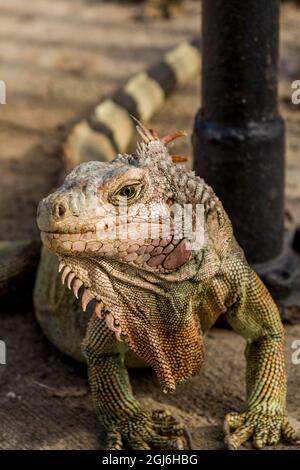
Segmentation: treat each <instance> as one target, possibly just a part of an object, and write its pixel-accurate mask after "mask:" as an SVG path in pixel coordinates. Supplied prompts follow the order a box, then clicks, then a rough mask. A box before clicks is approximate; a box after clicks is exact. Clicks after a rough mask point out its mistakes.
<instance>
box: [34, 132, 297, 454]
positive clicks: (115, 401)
mask: <svg viewBox="0 0 300 470" xmlns="http://www.w3.org/2000/svg"><path fill="white" fill-rule="evenodd" d="M137 129H138V131H139V133H140V134H141V136H142V139H143V142H142V143H141V144H139V145H138V148H137V152H136V153H135V154H133V155H119V156H118V157H117V159H116V160H115V161H113V162H111V163H101V162H89V163H84V164H82V165H80V166H79V167H77V168H76V169H75V170H73V172H72V173H71V174H70V175H69V176H68V177H67V178H66V180H65V183H64V185H63V186H62V187H61V188H59V189H58V190H57V191H56V192H55V193H53V194H51V195H50V196H48V197H47V198H45V199H44V200H43V201H42V202H41V203H40V206H39V210H38V225H39V228H40V230H41V232H42V240H43V242H44V244H45V245H46V246H47V247H48V248H49V249H50V250H52V251H54V252H55V253H57V255H58V256H59V259H60V270H61V271H62V280H63V282H67V283H68V286H69V288H70V289H72V290H73V292H74V294H75V295H76V296H78V295H79V289H80V291H83V292H82V298H81V302H82V306H83V310H85V309H86V307H87V305H88V304H89V303H90V302H92V301H94V302H95V301H96V304H95V313H94V314H93V315H92V317H91V319H90V322H89V325H88V329H87V333H86V338H85V340H84V347H83V350H84V354H85V356H86V358H87V362H88V370H89V380H90V386H91V391H92V395H93V399H94V402H95V406H96V410H97V414H98V416H99V419H100V421H101V423H102V425H103V426H104V427H105V429H106V431H107V438H108V443H107V445H108V448H109V449H123V448H132V449H183V448H186V447H188V446H189V439H188V434H187V432H186V431H185V429H184V428H183V426H182V425H181V424H179V423H177V421H176V420H175V419H174V418H173V417H172V416H170V415H169V414H168V413H166V412H164V411H162V410H159V411H156V412H153V413H150V412H148V411H145V410H143V409H142V407H141V405H140V403H139V402H138V401H137V400H136V399H135V398H134V395H133V393H132V390H131V387H130V382H129V378H128V375H127V370H126V367H125V365H124V356H125V354H126V351H128V349H131V350H132V351H133V352H134V353H136V354H137V355H138V356H139V357H140V358H141V359H143V360H144V361H145V362H146V363H148V364H149V365H150V366H152V367H153V368H154V370H155V372H156V374H157V376H158V378H159V380H160V383H161V386H162V389H163V391H165V392H172V391H174V390H175V388H176V385H177V384H178V383H181V382H183V381H185V380H186V379H188V378H189V377H191V376H193V375H195V374H197V373H198V372H199V370H200V368H201V365H202V362H203V335H204V334H205V332H206V331H207V330H208V329H209V328H210V327H211V326H212V325H213V324H214V322H215V321H216V319H217V318H218V316H219V315H220V314H221V313H225V314H226V316H227V318H228V322H229V323H230V324H231V325H232V327H233V328H234V330H235V331H237V332H238V333H239V334H241V335H242V336H243V337H244V338H245V339H246V341H247V348H246V357H247V402H246V406H245V409H244V411H243V412H241V413H229V414H228V415H227V416H226V417H225V424H224V432H225V443H226V445H227V447H228V448H229V449H237V448H239V447H240V446H241V445H242V444H243V443H244V442H246V441H247V440H248V439H250V438H252V440H253V444H254V446H256V447H258V448H261V447H264V446H265V445H267V444H270V445H274V444H277V443H278V442H279V440H280V439H281V438H285V439H287V440H289V441H291V442H296V441H297V440H298V435H297V433H296V431H295V430H294V429H293V428H292V426H291V425H290V424H289V422H288V419H287V414H286V373H285V364H284V357H283V341H284V332H283V327H282V324H281V320H280V316H279V312H278V310H277V307H276V305H275V303H274V302H273V300H272V298H271V296H270V294H269V293H268V291H267V290H266V288H265V286H264V285H263V284H262V282H261V281H260V279H259V278H258V277H257V275H256V274H255V273H254V272H253V271H252V270H251V268H250V267H249V266H248V264H247V262H246V260H245V257H244V254H243V252H242V250H241V248H240V247H239V246H238V244H237V242H236V241H235V238H234V236H233V232H232V227H231V224H230V221H229V219H228V217H227V215H226V213H225V211H224V209H223V207H222V204H221V202H220V201H219V200H218V198H217V197H216V195H215V194H214V192H213V190H212V189H211V188H210V187H209V186H207V185H206V184H205V182H204V181H203V180H202V179H201V178H199V177H196V176H195V175H194V173H193V172H187V171H186V170H185V169H184V168H183V167H182V166H181V165H175V164H174V163H173V162H178V160H179V161H180V160H181V158H180V157H178V156H177V157H174V156H173V157H171V156H170V155H169V153H168V151H167V147H166V146H167V145H168V143H170V142H171V141H172V140H174V138H176V137H178V136H180V135H182V133H176V134H174V135H171V136H166V137H165V138H163V139H161V140H159V139H158V137H157V136H156V134H155V133H154V132H152V131H148V130H147V129H146V128H144V127H143V126H142V125H141V124H139V126H137ZM124 201H126V202H127V204H128V213H126V214H125V215H124V212H122V210H121V209H122V204H124ZM174 203H176V204H177V205H178V206H179V207H183V206H184V205H185V204H191V206H192V209H193V215H194V216H195V214H196V208H197V206H198V205H202V206H203V207H204V241H203V245H202V246H199V247H197V249H193V250H192V249H191V247H190V245H189V243H188V240H187V238H186V237H184V235H181V236H180V235H178V233H179V227H178V220H177V219H175V218H172V219H171V226H170V228H171V230H170V232H169V233H166V231H165V228H166V225H167V221H168V218H167V214H168V213H169V212H168V210H169V208H170V206H171V205H172V204H174ZM107 204H110V206H109V207H107ZM145 209H146V210H145ZM114 211H115V213H116V215H117V217H115V218H113V217H112V213H113V212H114ZM149 223H151V224H152V227H153V226H154V227H156V228H157V227H159V230H160V233H159V235H157V234H156V235H155V236H154V235H153V233H148V236H147V237H146V238H145V237H144V238H143V237H137V236H135V237H134V238H135V240H132V239H131V238H130V233H131V232H132V233H134V235H136V232H137V230H138V227H141V226H144V225H147V227H148V224H149ZM193 224H195V218H193ZM99 227H100V231H99ZM125 229H126V230H127V232H126V236H125V237H124V230H125ZM198 229H199V227H198ZM108 234H110V235H111V236H110V237H108Z"/></svg>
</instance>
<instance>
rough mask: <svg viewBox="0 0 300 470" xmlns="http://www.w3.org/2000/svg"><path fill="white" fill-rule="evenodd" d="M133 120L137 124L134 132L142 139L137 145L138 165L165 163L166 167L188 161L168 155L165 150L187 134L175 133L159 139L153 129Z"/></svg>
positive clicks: (185, 158)
mask: <svg viewBox="0 0 300 470" xmlns="http://www.w3.org/2000/svg"><path fill="white" fill-rule="evenodd" d="M133 119H134V120H135V121H136V122H137V125H136V130H137V132H138V133H139V135H140V136H141V138H142V141H141V142H139V143H138V144H137V150H136V157H137V160H138V162H139V164H142V165H151V164H152V165H153V164H162V163H163V162H165V163H167V164H168V165H172V163H181V162H184V161H186V160H187V159H188V158H187V157H181V156H180V155H170V154H169V152H168V150H167V145H168V144H170V143H171V142H173V141H174V140H175V139H178V138H179V137H186V136H187V135H188V132H186V131H176V132H174V133H172V134H168V135H166V136H164V137H162V138H161V139H160V138H159V137H158V135H157V133H156V132H155V131H154V130H153V129H147V128H146V127H145V126H144V124H142V123H141V122H140V121H138V120H137V119H136V118H134V117H133Z"/></svg>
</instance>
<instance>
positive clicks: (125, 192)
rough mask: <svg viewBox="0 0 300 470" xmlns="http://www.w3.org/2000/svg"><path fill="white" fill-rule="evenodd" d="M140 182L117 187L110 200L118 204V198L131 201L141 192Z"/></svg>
mask: <svg viewBox="0 0 300 470" xmlns="http://www.w3.org/2000/svg"><path fill="white" fill-rule="evenodd" d="M141 189H142V185H141V184H140V183H134V184H129V185H126V186H122V188H120V189H118V191H116V192H115V194H114V195H113V197H112V202H113V203H115V204H118V203H119V202H120V199H126V201H127V202H129V201H133V200H134V199H135V198H136V197H137V196H138V195H139V194H140V192H141Z"/></svg>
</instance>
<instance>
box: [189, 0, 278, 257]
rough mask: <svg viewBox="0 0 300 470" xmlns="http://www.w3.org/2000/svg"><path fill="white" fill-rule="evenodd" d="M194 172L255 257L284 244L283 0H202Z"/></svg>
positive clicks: (275, 252)
mask: <svg viewBox="0 0 300 470" xmlns="http://www.w3.org/2000/svg"><path fill="white" fill-rule="evenodd" d="M202 9H203V17H202V24H203V26H202V39H203V40H202V51H203V67H202V109H201V110H200V111H199V112H198V114H197V116H196V120H195V128H194V136H193V143H194V156H195V169H196V172H197V174H199V175H200V176H202V177H203V178H204V179H205V180H206V181H207V183H209V184H210V185H211V186H212V187H213V188H214V190H215V192H216V193H217V195H218V196H219V197H220V199H221V200H222V202H223V204H224V206H225V209H226V210H227V212H228V214H229V216H230V218H231V220H232V222H233V226H234V229H235V234H236V237H237V239H238V241H239V242H240V244H241V246H242V247H243V248H244V250H245V252H246V256H247V258H248V260H249V261H250V262H251V263H258V262H265V261H268V260H272V259H274V258H275V257H276V256H278V255H279V254H280V252H281V250H282V244H283V213H284V207H283V204H284V125H283V121H282V119H281V118H280V116H279V114H278V106H277V76H278V74H277V65H278V36H279V34H278V33H279V1H277V0H245V1H241V0H202Z"/></svg>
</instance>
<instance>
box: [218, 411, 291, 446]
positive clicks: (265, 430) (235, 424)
mask: <svg viewBox="0 0 300 470" xmlns="http://www.w3.org/2000/svg"><path fill="white" fill-rule="evenodd" d="M231 431H233V432H231ZM224 434H225V445H226V448H227V449H228V450H237V449H239V447H240V446H241V445H242V444H244V443H245V442H246V441H248V439H250V438H252V439H253V446H254V447H255V448H256V449H262V448H263V447H265V446H266V445H270V446H272V445H276V444H278V443H279V441H280V440H281V439H284V440H285V441H287V442H289V443H291V444H298V443H299V441H300V435H299V433H298V432H297V431H296V430H295V429H294V428H293V426H292V425H291V424H290V423H289V421H288V419H287V417H285V416H284V415H280V414H279V413H275V412H274V414H272V413H263V412H262V411H259V410H257V409H255V408H254V409H250V410H246V411H245V412H244V413H228V414H227V415H226V416H225V420H224Z"/></svg>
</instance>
